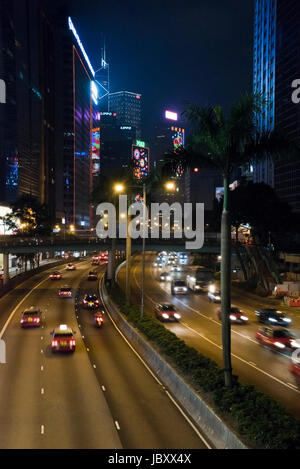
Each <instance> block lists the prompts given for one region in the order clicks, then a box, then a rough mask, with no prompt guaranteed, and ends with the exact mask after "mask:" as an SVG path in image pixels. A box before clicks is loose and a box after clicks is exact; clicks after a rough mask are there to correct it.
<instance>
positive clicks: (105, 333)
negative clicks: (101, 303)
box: [76, 280, 206, 449]
mask: <svg viewBox="0 0 300 469" xmlns="http://www.w3.org/2000/svg"><path fill="white" fill-rule="evenodd" d="M87 292H90V293H95V294H97V293H98V282H91V281H87V280H83V281H82V282H81V283H80V288H79V292H78V293H79V305H78V309H77V312H76V314H77V316H78V324H80V326H81V327H80V330H81V333H82V335H83V337H84V343H85V346H86V349H87V351H88V354H89V357H90V361H91V364H92V365H93V367H94V371H95V374H96V376H97V379H98V382H99V384H100V385H101V389H102V390H103V393H104V395H105V397H106V400H107V402H108V405H109V408H110V411H111V414H112V416H113V419H114V420H115V421H116V422H118V426H119V429H120V430H119V436H120V439H121V442H122V445H123V447H124V448H135V449H145V448H153V449H162V448H168V449H172V448H173V449H184V448H190V449H192V448H194V449H197V448H198V449H200V448H205V447H206V445H205V444H204V442H203V441H202V440H201V438H199V435H198V434H197V433H196V432H195V431H194V429H193V428H192V426H191V425H190V423H189V422H188V421H187V420H186V419H185V418H184V417H183V415H182V413H181V412H180V411H179V409H178V408H177V407H176V406H175V405H174V403H173V402H172V401H171V400H170V398H169V397H168V395H167V393H166V390H165V389H164V387H163V386H162V385H161V384H160V383H159V382H158V381H156V380H155V379H154V377H153V376H152V374H150V372H149V371H148V370H147V368H146V367H145V365H144V364H143V363H142V361H141V360H140V359H139V358H138V356H137V355H136V354H135V353H134V351H133V350H132V348H130V346H129V345H128V343H127V342H126V341H125V340H124V339H123V338H122V337H121V335H120V333H119V332H118V331H117V329H116V328H115V327H114V325H113V324H112V322H111V321H110V320H109V317H108V315H107V312H106V313H105V322H104V325H103V327H102V329H97V328H95V326H94V324H93V311H88V310H86V309H84V308H82V306H81V302H82V298H83V296H84V294H85V293H87Z"/></svg>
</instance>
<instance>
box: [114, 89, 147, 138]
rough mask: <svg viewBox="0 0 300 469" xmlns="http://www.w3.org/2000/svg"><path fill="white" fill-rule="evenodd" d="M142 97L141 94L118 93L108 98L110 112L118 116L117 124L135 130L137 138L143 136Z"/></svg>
mask: <svg viewBox="0 0 300 469" xmlns="http://www.w3.org/2000/svg"><path fill="white" fill-rule="evenodd" d="M141 103H142V96H141V94H139V93H131V92H129V91H118V92H117V93H111V94H110V95H109V97H108V106H109V111H111V112H114V113H116V114H117V122H118V123H119V124H120V125H122V126H129V127H133V128H134V129H135V132H136V135H135V137H136V138H141V134H142V129H141V127H142V105H141Z"/></svg>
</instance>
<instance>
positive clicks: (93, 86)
mask: <svg viewBox="0 0 300 469" xmlns="http://www.w3.org/2000/svg"><path fill="white" fill-rule="evenodd" d="M91 96H92V100H93V101H94V103H95V104H96V105H97V104H98V96H99V95H98V88H97V85H96V83H95V82H94V81H91Z"/></svg>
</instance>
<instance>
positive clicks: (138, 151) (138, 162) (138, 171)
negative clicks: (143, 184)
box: [132, 145, 149, 179]
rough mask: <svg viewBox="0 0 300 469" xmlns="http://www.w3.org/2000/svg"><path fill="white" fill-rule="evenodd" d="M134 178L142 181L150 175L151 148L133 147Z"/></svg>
mask: <svg viewBox="0 0 300 469" xmlns="http://www.w3.org/2000/svg"><path fill="white" fill-rule="evenodd" d="M132 159H133V166H134V169H133V176H134V177H135V178H136V179H142V178H144V177H147V176H148V175H149V148H143V147H139V146H137V145H132Z"/></svg>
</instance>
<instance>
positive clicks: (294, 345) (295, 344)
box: [290, 340, 300, 348]
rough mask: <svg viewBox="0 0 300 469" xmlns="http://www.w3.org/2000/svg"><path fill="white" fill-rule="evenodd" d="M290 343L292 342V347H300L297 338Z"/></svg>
mask: <svg viewBox="0 0 300 469" xmlns="http://www.w3.org/2000/svg"><path fill="white" fill-rule="evenodd" d="M290 344H291V347H294V348H299V345H300V344H299V343H297V341H296V340H291V341H290Z"/></svg>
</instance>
